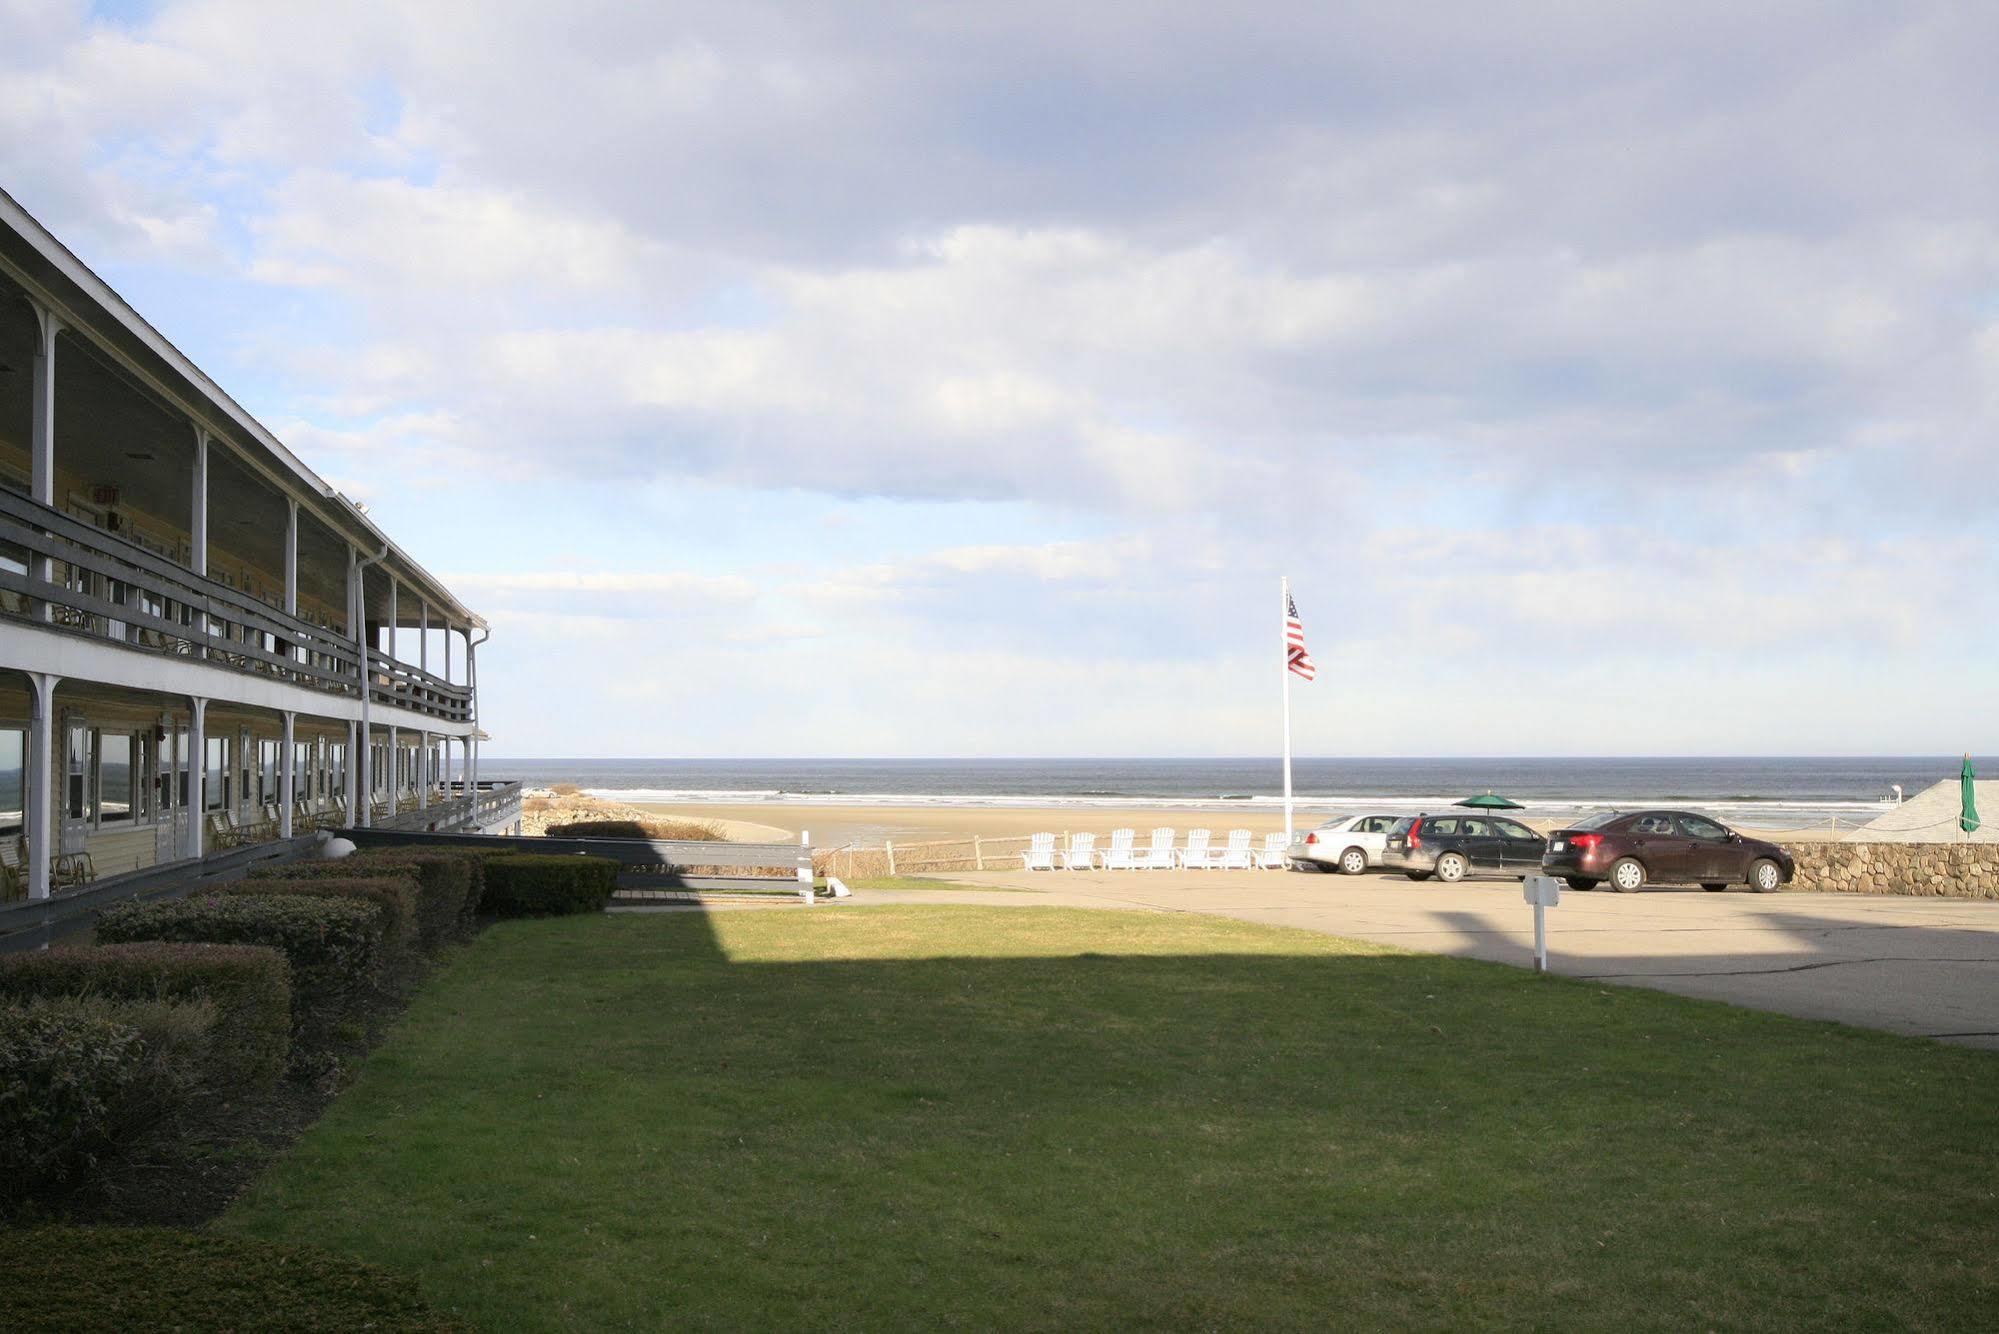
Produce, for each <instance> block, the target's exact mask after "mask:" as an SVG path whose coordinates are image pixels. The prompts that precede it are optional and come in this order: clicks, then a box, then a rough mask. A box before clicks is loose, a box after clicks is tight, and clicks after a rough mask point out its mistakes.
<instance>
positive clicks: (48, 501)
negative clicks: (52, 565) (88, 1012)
mask: <svg viewBox="0 0 1999 1334" xmlns="http://www.w3.org/2000/svg"><path fill="white" fill-rule="evenodd" d="M35 325H36V328H37V330H38V336H37V337H36V339H35V366H34V378H33V381H32V383H31V384H30V385H29V386H28V393H29V395H30V397H31V398H32V399H33V400H34V420H33V425H32V426H31V427H30V433H29V441H28V490H29V493H30V494H31V495H32V496H33V497H34V499H35V501H36V502H37V503H39V504H43V505H49V506H53V505H54V504H55V503H56V335H57V334H59V333H61V332H62V321H61V320H60V319H58V318H56V313H55V312H54V311H52V310H47V309H44V308H43V307H42V306H41V305H40V304H39V303H36V304H35ZM29 573H30V574H31V575H32V576H33V577H34V578H35V579H37V580H40V581H41V582H43V583H46V582H48V579H49V558H48V557H47V556H36V557H35V558H34V560H33V561H31V562H30V563H29ZM34 618H35V619H36V620H38V621H46V620H48V619H49V604H48V603H46V602H41V601H38V602H37V603H36V605H35V612H34ZM42 881H43V885H42V892H43V893H44V894H46V893H47V892H48V883H47V882H48V875H47V872H46V868H44V873H43V876H42Z"/></svg>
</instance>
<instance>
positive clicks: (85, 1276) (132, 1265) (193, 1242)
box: [0, 1227, 464, 1334]
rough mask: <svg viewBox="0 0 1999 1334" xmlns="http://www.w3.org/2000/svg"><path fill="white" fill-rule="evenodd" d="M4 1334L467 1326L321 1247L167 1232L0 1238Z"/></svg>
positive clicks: (400, 1280) (21, 1231)
mask: <svg viewBox="0 0 1999 1334" xmlns="http://www.w3.org/2000/svg"><path fill="white" fill-rule="evenodd" d="M0 1271H4V1272H5V1273H6V1274H7V1276H8V1278H7V1282H5V1283H0V1329H5V1330H8V1331H10V1334H38V1332H39V1331H44V1330H46V1331H49V1334H55V1332H56V1331H76V1330H114V1329H145V1330H238V1329H240V1330H249V1329H264V1330H269V1329H286V1330H327V1331H343V1332H344V1331H348V1330H362V1329H366V1330H378V1331H383V1334H389V1332H390V1331H402V1332H404V1334H418V1331H423V1332H425V1334H440V1332H442V1331H448V1330H460V1329H463V1328H464V1325H463V1324H462V1323H461V1322H459V1321H456V1320H448V1319H445V1318H443V1317H440V1316H438V1315H436V1314H435V1313H434V1312H432V1311H431V1310H429V1308H427V1307H426V1306H425V1305H424V1303H423V1301H422V1299H421V1298H419V1297H418V1296H417V1295H416V1285H415V1284H413V1283H411V1282H410V1281H409V1279H408V1278H406V1277H403V1276H401V1275H397V1274H388V1273H384V1272H383V1271H382V1270H380V1269H378V1268H376V1267H375V1266H373V1265H365V1264H361V1263H359V1262H357V1261H354V1260H350V1259H347V1258H346V1257H344V1256H339V1255H330V1254H328V1253H327V1252H325V1251H323V1250H320V1249H319V1248H317V1247H313V1246H274V1245H270V1244H268V1243H265V1242H258V1241H249V1240H245V1239H243V1238H240V1237H227V1236H212V1235H205V1234H201V1233H195V1232H183V1231H180V1230H178V1229H174V1228H163V1227H143V1228H129V1227H39V1228H18V1229H0Z"/></svg>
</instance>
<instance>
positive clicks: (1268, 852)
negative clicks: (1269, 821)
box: [1256, 830, 1291, 871]
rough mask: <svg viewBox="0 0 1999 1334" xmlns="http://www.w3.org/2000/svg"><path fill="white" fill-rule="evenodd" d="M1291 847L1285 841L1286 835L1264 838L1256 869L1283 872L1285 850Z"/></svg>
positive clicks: (1281, 832)
mask: <svg viewBox="0 0 1999 1334" xmlns="http://www.w3.org/2000/svg"><path fill="white" fill-rule="evenodd" d="M1290 846H1291V845H1290V844H1289V843H1287V842H1285V841H1284V833H1283V831H1282V830H1279V831H1278V832H1277V833H1275V834H1265V835H1264V836H1263V847H1262V849H1261V850H1260V851H1259V852H1258V853H1257V854H1256V869H1257V870H1259V871H1281V870H1283V869H1284V860H1285V859H1284V850H1285V849H1286V848H1288V847H1290Z"/></svg>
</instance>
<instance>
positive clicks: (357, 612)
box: [347, 542, 389, 829]
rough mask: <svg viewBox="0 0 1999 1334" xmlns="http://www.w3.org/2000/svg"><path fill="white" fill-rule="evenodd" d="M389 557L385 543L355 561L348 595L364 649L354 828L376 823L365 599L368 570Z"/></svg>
mask: <svg viewBox="0 0 1999 1334" xmlns="http://www.w3.org/2000/svg"><path fill="white" fill-rule="evenodd" d="M388 554H389V544H388V543H386V542H384V543H382V549H381V550H380V551H378V552H376V553H375V554H374V555H372V556H370V557H368V558H367V559H366V560H356V561H355V563H354V584H353V587H352V589H351V590H350V591H349V592H348V594H347V596H348V597H350V598H352V599H353V603H354V606H353V615H354V646H355V647H356V648H358V649H360V650H361V744H360V746H359V747H358V749H359V750H360V752H361V753H360V754H359V755H356V756H355V757H354V759H355V762H356V763H355V772H356V773H358V774H359V775H360V778H361V781H360V783H359V784H358V785H357V786H356V789H355V803H354V804H355V805H357V806H359V807H360V808H361V816H360V819H358V820H355V827H356V828H359V829H367V828H370V827H371V826H373V824H374V823H375V773H374V769H375V766H374V763H373V756H374V751H375V745H374V739H373V738H372V737H371V736H370V735H369V732H368V696H370V695H372V694H374V693H375V692H374V691H373V690H372V689H371V688H370V686H371V683H370V681H369V680H368V678H369V676H370V675H371V674H372V668H373V664H371V663H370V662H369V661H368V658H369V650H368V608H367V601H368V599H367V598H366V597H365V596H364V591H365V587H366V584H365V579H366V572H367V569H368V567H369V566H370V565H373V564H374V563H375V562H376V561H378V560H381V559H382V558H383V557H385V556H387V555H388ZM356 555H357V556H358V555H359V553H358V552H357V553H356ZM347 815H348V818H349V819H353V817H354V812H352V811H349V812H347Z"/></svg>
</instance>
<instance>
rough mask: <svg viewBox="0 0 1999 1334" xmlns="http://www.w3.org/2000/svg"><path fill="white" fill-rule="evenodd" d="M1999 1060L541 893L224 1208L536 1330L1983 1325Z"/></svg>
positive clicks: (1240, 952) (450, 1302)
mask: <svg viewBox="0 0 1999 1334" xmlns="http://www.w3.org/2000/svg"><path fill="white" fill-rule="evenodd" d="M1995 1095H1999V1062H1994V1061H1993V1060H1992V1059H1991V1057H1990V1056H1988V1055H1987V1054H1984V1053H1979V1052H1968V1051H1961V1050H1954V1049H1950V1048H1944V1047H1939V1046H1933V1045H1929V1044H1918V1043H1912V1042H1908V1041H1905V1040H1900V1039H1895V1038H1890V1037H1886V1036H1882V1035H1878V1034H1873V1033H1866V1032H1861V1031H1858V1030H1852V1029H1842V1028H1837V1027H1834V1026H1831V1025H1822V1024H1808V1023H1800V1022H1797V1021H1794V1020H1787V1019H1783V1018H1779V1017H1775V1016H1771V1015H1765V1014H1758V1013H1754V1012H1751V1011H1745V1010H1739V1009H1734V1008H1731V1007H1725V1006H1718V1005H1709V1004H1703V1003H1700V1002H1693V1001H1687V1000H1683V999H1680V998H1677V997H1672V996H1666V995H1660V994H1657V993H1652V992H1646V991H1636V990H1626V989H1621V988H1609V987H1600V986H1595V985H1592V984H1588V983H1582V982H1569V981H1561V980H1551V979H1540V978H1535V977H1532V976H1531V975H1529V974H1526V973H1523V972H1520V971H1519V970H1517V969H1512V968H1507V967H1503V966H1498V965H1489V964H1479V963H1473V962H1468V961H1463V960H1454V959H1446V958H1438V957H1432V956H1421V955H1403V954H1394V953H1388V952H1384V951H1380V950H1375V949H1372V948H1370V947H1356V946H1354V945H1352V944H1350V943H1346V942H1341V941H1338V940H1336V939H1335V938H1332V937H1323V936H1308V935H1304V934H1302V933H1296V932H1284V931H1277V930H1273V929H1270V928H1262V927H1256V926H1252V925H1249V924H1245V923H1234V922H1221V921H1217V920H1215V919H1210V918H1189V917H1184V916H1177V915H1168V914H1134V913H1103V912H1086V911H1073V910H1064V909H1054V908H1035V909H1000V908H976V907H886V908H869V909H850V910H841V911H821V910H817V909H815V910H811V911H810V912H807V911H804V910H793V911H789V912H717V913H714V914H701V913H687V914H673V915H661V916H656V917H621V918H612V919H595V920H584V921H564V922H552V923H523V924H516V925H508V926H503V927H501V928H499V929H496V930H495V931H493V932H491V933H489V934H488V936H487V937H486V938H485V939H484V940H482V941H481V943H480V945H479V947H478V948H477V949H476V950H475V951H473V952H472V954H471V955H469V956H468V957H467V958H465V959H463V960H461V961H460V963H459V964H458V965H456V966H454V967H453V968H452V969H450V970H449V971H448V972H447V973H445V974H444V975H443V976H441V977H440V978H438V979H437V981H436V982H435V983H434V984H433V985H432V987H431V988H430V989H428V990H427V991H426V992H425V994H424V995H423V996H422V997H420V998H419V1001H418V1004H417V1005H416V1006H415V1007H413V1008H412V1010H411V1011H410V1014H409V1017H408V1019H407V1021H406V1022H405V1024H404V1025H403V1027H402V1028H401V1029H400V1030H399V1031H398V1032H397V1034H396V1035H395V1036H394V1037H393V1038H392V1039H391V1041H390V1042H389V1043H388V1044H386V1045H385V1046H384V1047H383V1048H382V1049H381V1050H380V1051H379V1052H378V1053H377V1054H376V1057H375V1058H374V1060H372V1061H371V1062H370V1065H369V1067H368V1068H367V1070H366V1071H364V1073H363V1075H362V1078H361V1079H360V1080H359V1082H358V1083H357V1084H356V1086H355V1087H354V1088H353V1089H352V1090H350V1091H349V1092H348V1093H347V1094H346V1095H345V1096H343V1098H342V1099H341V1100H340V1102H339V1103H338V1104H336V1106H335V1107H334V1108H333V1109H332V1111H331V1112H330V1113H329V1115H328V1116H327V1117H326V1118H325V1120H324V1121H323V1122H322V1123H321V1124H320V1125H319V1126H318V1127H316V1128H315V1129H314V1131H313V1132H312V1133H311V1134H310V1135H309V1136H308V1137H307V1138H306V1140H305V1141H304V1142H303V1143H302V1144H301V1146H300V1148H299V1150H298V1152H297V1153H296V1154H295V1155H294V1156H293V1157H292V1158H291V1159H290V1160H288V1161H287V1162H285V1163H283V1164H281V1165H280V1167H279V1168H278V1169H277V1170H276V1171H274V1172H273V1173H271V1174H270V1175H269V1176H267V1177H266V1178H265V1179H264V1180H263V1181H262V1182H260V1183H259V1185H258V1186H257V1188H256V1189H255V1190H254V1191H253V1192H252V1193H251V1194H250V1196H249V1197H248V1198H246V1200H245V1201H244V1202H243V1203H242V1204H241V1205H240V1206H239V1208H238V1209H237V1210H236V1211H235V1212H234V1213H233V1214H232V1215H231V1216H230V1217H229V1218H228V1219H227V1220H225V1226H228V1227H231V1228H234V1229H239V1230H241V1231H244V1232H246V1233H250V1234H253V1235H257V1236H264V1237H270V1238H276V1239H298V1238H311V1239H313V1240H316V1241H319V1242H321V1243H322V1244H328V1245H333V1246H336V1247H338V1248H339V1249H341V1250H344V1251H349V1252H352V1253H354V1254H356V1255H360V1256H363V1257H365V1258H368V1259H371V1260H375V1261H378V1262H381V1263H385V1264H388V1265H391V1266H393V1267H395V1268H397V1269H401V1270H403V1271H405V1272H409V1273H414V1274H417V1275H420V1276H421V1279H422V1282H423V1285H424V1290H425V1293H426V1295H427V1296H428V1297H429V1298H430V1299H431V1300H432V1301H433V1302H435V1303H438V1304H440V1305H442V1306H445V1307H447V1308H450V1309H455V1310H458V1311H461V1312H463V1313H465V1314H468V1315H470V1316H472V1317H473V1318H474V1319H476V1320H478V1321H481V1322H483V1323H486V1324H488V1325H490V1326H492V1327H496V1328H498V1327H505V1328H560V1327H571V1326H597V1325H616V1324H621V1323H629V1324H636V1325H643V1326H651V1325H656V1324H659V1323H663V1322H689V1323H702V1324H710V1325H723V1326H728V1327H738V1326H763V1327H768V1326H773V1325H775V1326H793V1325H831V1324H849V1325H850V1324H864V1325H888V1326H909V1325H924V1326H931V1325H937V1324H950V1323H963V1324H977V1325H981V1326H991V1325H1008V1326H1016V1325H1018V1326H1044V1327H1045V1326H1052V1325H1063V1326H1073V1325H1089V1326H1105V1325H1120V1326H1124V1325H1174V1326H1180V1325H1188V1324H1205V1325H1229V1326H1238V1325H1266V1326H1269V1325H1275V1326H1288V1325H1313V1326H1323V1325H1324V1324H1325V1323H1326V1322H1328V1321H1329V1320H1331V1321H1345V1322H1367V1323H1370V1324H1387V1323H1393V1324H1409V1323H1423V1324H1440V1323H1441V1324H1459V1323H1469V1322H1493V1323H1497V1322H1500V1321H1506V1322H1510V1323H1564V1324H1570V1323H1585V1324H1610V1323H1613V1322H1614V1323H1618V1324H1628V1325H1635V1326H1641V1327H1657V1326H1660V1325H1668V1324H1670V1325H1684V1324H1687V1323H1692V1322H1696V1321H1698V1322H1703V1323H1708V1324H1764V1325H1767V1324H1775V1323H1779V1322H1781V1323H1784V1324H1800V1323H1810V1324H1826V1323H1832V1322H1839V1323H1851V1322H1882V1323H1896V1324H1925V1323H1938V1324H1950V1323H1965V1322H1971V1321H1975V1320H1976V1319H1978V1318H1980V1317H1979V1313H1982V1312H1984V1311H1986V1310H1988V1309H1989V1304H1990V1302H1991V1301H1992V1300H1993V1299H1994V1297H1995V1296H1999V1278H1995V1269H1994V1264H1993V1261H1992V1258H1991V1254H1990V1245H1989V1241H1990V1228H1991V1218H1992V1214H1991V1209H1992V1204H1991V1201H1992V1199H1993V1198H1994V1191H1995V1189H1999V1169H1995V1166H1994V1162H1993V1159H1992V1157H1991V1155H1990V1153H1989V1151H1988V1147H1987V1146H1989V1144H1990V1143H1991V1142H1992V1137H1993V1136H1994V1134H1995V1133H1999V1115H1995V1112H1994V1110H1993V1108H1994V1107H1995V1105H1999V1096H1995Z"/></svg>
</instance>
